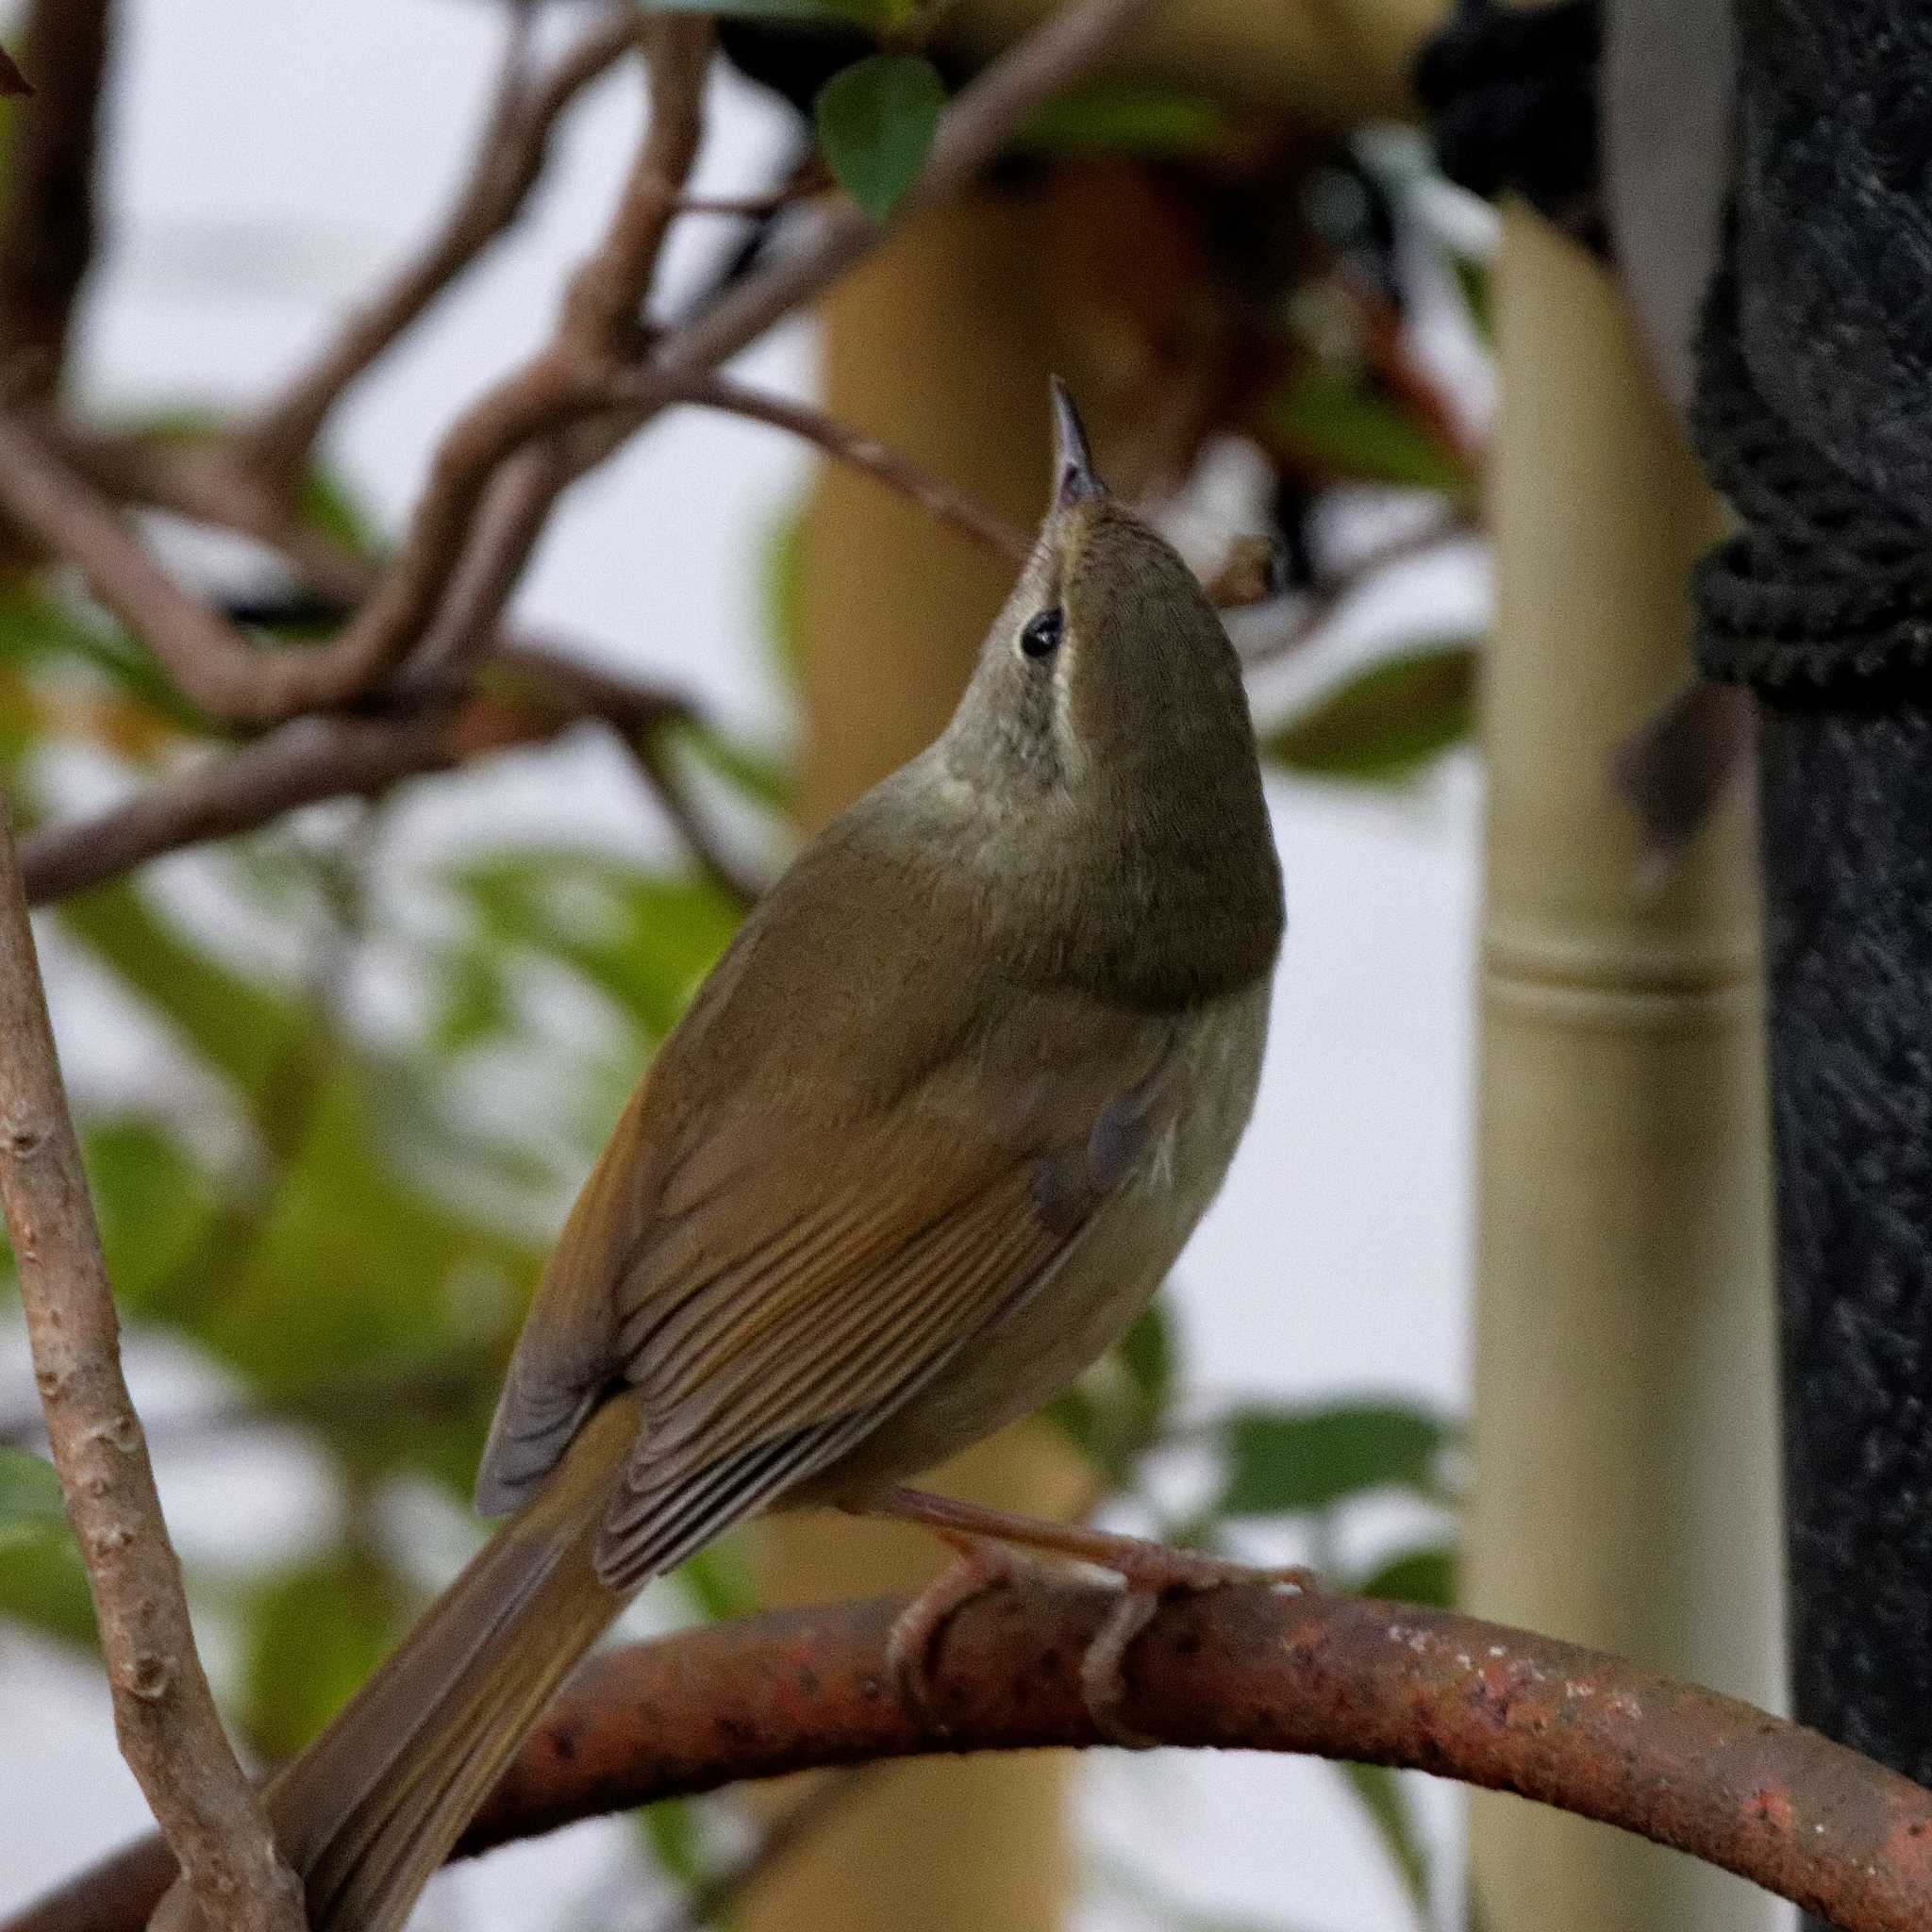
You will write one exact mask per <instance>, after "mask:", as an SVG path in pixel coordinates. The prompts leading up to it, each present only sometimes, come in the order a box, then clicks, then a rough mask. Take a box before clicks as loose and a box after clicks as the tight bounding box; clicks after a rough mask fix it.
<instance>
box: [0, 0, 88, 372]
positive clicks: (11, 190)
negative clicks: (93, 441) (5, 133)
mask: <svg viewBox="0 0 1932 1932" xmlns="http://www.w3.org/2000/svg"><path fill="white" fill-rule="evenodd" d="M112 27H113V8H112V6H111V5H110V0H34V4H33V5H32V6H31V7H30V8H28V9H27V12H26V16H25V19H24V20H23V21H22V22H21V23H20V38H19V39H18V41H17V42H16V44H17V45H18V46H19V47H20V48H21V50H22V52H23V54H24V55H25V59H26V64H27V67H28V69H29V78H30V79H31V82H32V85H33V93H32V97H31V99H30V100H29V101H28V102H27V103H26V105H25V107H24V108H20V109H19V110H17V114H16V118H15V121H14V125H13V129H12V132H11V135H10V137H9V139H8V148H7V181H6V213H5V216H4V218H0V358H5V360H6V361H7V363H8V367H9V368H11V369H25V375H23V376H22V377H21V379H20V388H21V390H22V391H25V392H27V393H31V394H36V395H48V394H51V393H52V392H53V391H54V390H55V389H56V388H57V387H58V382H59V377H60V371H61V368H62V366H63V365H64V364H65V362H66V359H67V342H68V337H69V335H70V334H71V332H72V329H73V324H74V313H75V305H76V304H77V303H78V301H79V299H80V291H81V285H82V283H83V282H84V281H85V280H86V279H87V273H88V270H89V268H90V267H91V266H92V261H93V257H94V241H95V228H96V207H95V192H94V176H95V156H96V151H97V148H98V137H99V123H100V105H101V84H102V80H103V78H104V76H105V75H106V72H107V65H108V47H109V45H110V44H111V37H112ZM22 358H30V359H29V360H28V361H26V362H23V360H22Z"/></svg>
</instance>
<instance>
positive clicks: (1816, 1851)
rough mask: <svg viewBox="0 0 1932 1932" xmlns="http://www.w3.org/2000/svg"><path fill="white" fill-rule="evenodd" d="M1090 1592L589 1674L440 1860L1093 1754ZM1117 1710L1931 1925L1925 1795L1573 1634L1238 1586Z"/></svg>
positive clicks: (1917, 1929) (145, 1856) (604, 1664)
mask: <svg viewBox="0 0 1932 1932" xmlns="http://www.w3.org/2000/svg"><path fill="white" fill-rule="evenodd" d="M1120 1601H1121V1599H1120V1594H1119V1592H1118V1591H1112V1590H1107V1589H1103V1588H1098V1587H1092V1586H1088V1585H1083V1584H1076V1583H1072V1582H1068V1581H1062V1580H1059V1579H1058V1578H1057V1577H1054V1576H1053V1575H1051V1574H1047V1573H1044V1572H1040V1573H1028V1574H1022V1575H1020V1576H1018V1577H1016V1578H1015V1579H1014V1580H1013V1581H1011V1582H1010V1583H1008V1584H1007V1585H1004V1586H1003V1587H1002V1588H1001V1589H999V1590H998V1591H988V1592H986V1593H985V1594H983V1595H980V1596H978V1597H975V1598H974V1599H972V1600H971V1601H970V1602H968V1603H967V1604H966V1605H965V1606H964V1607H962V1608H960V1609H959V1610H958V1612H956V1613H955V1615H954V1616H953V1617H952V1618H951V1619H950V1620H949V1621H948V1623H947V1624H946V1626H945V1629H944V1632H943V1633H942V1637H941V1642H940V1645H939V1650H938V1656H937V1657H936V1658H935V1660H934V1665H933V1670H932V1675H931V1680H930V1688H929V1691H928V1695H927V1698H926V1699H925V1700H924V1705H925V1708H924V1709H919V1710H915V1709H913V1708H912V1707H909V1706H908V1703H907V1702H906V1701H905V1700H903V1699H901V1698H900V1697H899V1696H898V1695H897V1694H895V1692H894V1691H893V1689H892V1671H891V1664H890V1662H889V1661H888V1654H889V1645H890V1642H891V1631H892V1628H893V1625H894V1624H895V1622H896V1621H897V1620H898V1618H899V1617H900V1616H901V1615H902V1614H903V1613H904V1611H905V1609H906V1602H905V1599H903V1598H891V1597H876V1598H873V1599H871V1600H870V1601H867V1602H863V1603H847V1604H823V1605H814V1606H812V1607H809V1608H806V1609H800V1610H790V1611H784V1612H780V1613H777V1614H774V1615H767V1616H761V1617H756V1618H747V1619H742V1620H739V1621H735V1622H729V1623H723V1624H710V1625H708V1626H705V1627H702V1628H699V1629H695V1630H688V1631H684V1632H682V1633H680V1634H678V1635H677V1636H675V1637H668V1638H663V1639H660V1640H658V1641H655V1642H649V1643H639V1644H631V1645H626V1646H625V1647H623V1648H620V1649H618V1650H615V1651H611V1652H608V1653H607V1654H606V1655H605V1656H603V1657H599V1658H596V1659H594V1660H593V1661H592V1662H591V1663H590V1664H589V1665H587V1666H586V1667H585V1669H584V1670H583V1671H582V1672H580V1673H579V1674H578V1675H577V1676H576V1678H575V1680H574V1681H573V1682H572V1684H571V1685H570V1686H568V1687H567V1688H566V1690H565V1691H564V1692H563V1694H562V1695H561V1696H560V1697H558V1700H557V1702H556V1703H555V1704H553V1705H552V1707H551V1708H550V1710H549V1712H548V1714H547V1715H546V1716H545V1718H544V1719H543V1722H542V1723H541V1725H539V1727H538V1728H537V1730H536V1731H535V1732H534V1733H533V1734H532V1735H531V1736H530V1738H529V1739H528V1740H526V1741H525V1745H524V1747H523V1749H522V1751H521V1752H520V1753H519V1754H518V1757H517V1758H516V1760H515V1762H514V1763H513V1764H512V1766H511V1768H510V1770H509V1772H508V1774H507V1775H506V1776H505V1778H504V1779H503V1781H502V1783H501V1784H499V1785H498V1787H497V1789H496V1790H495V1791H494V1793H493V1794H492V1795H491V1798H490V1799H489V1800H488V1802H487V1803H486V1804H485V1806H484V1807H483V1810H482V1812H481V1813H480V1814H479V1815H478V1817H477V1819H476V1821H475V1824H473V1825H472V1827H471V1829H470V1831H469V1832H468V1833H467V1834H466V1836H465V1837H464V1839H463V1840H462V1842H461V1843H460V1844H459V1845H458V1850H457V1856H458V1857H465V1856H474V1855H475V1854H476V1853H478V1852H483V1851H487V1850H489V1849H490V1848H491V1846H493V1845H498V1844H503V1843H506V1842H508V1841H509V1840H513V1839H522V1838H528V1837H532V1836H535V1835H537V1834H539V1833H541V1832H547V1831H555V1830H557V1829H558V1828H559V1827H560V1826H562V1825H564V1824H571V1823H574V1822H575V1821H576V1820H578V1819H580V1818H586V1817H591V1816H594V1815H598V1814H601V1813H604V1812H608V1811H615V1810H625V1809H628V1808H630V1807H633V1806H637V1805H641V1804H648V1803H650V1802H652V1801H654V1800H657V1799H659V1798H668V1797H679V1796H687V1795H690V1794H691V1793H694V1792H699V1791H708V1790H718V1789H719V1788H720V1787H721V1786H724V1785H727V1784H732V1783H737V1782H740V1781H741V1780H743V1779H746V1778H765V1777H776V1776H780V1775H783V1774H789V1773H791V1772H796V1771H805V1770H812V1769H816V1768H819V1767H823V1766H825V1765H834V1764H859V1763H873V1762H877V1761H880V1760H883V1759H888V1758H894V1757H917V1756H924V1755H930V1754H935V1753H956V1752H966V1751H991V1750H1040V1749H1044V1748H1050V1747H1057V1746H1058V1747H1066V1746H1073V1747H1086V1746H1091V1745H1094V1744H1097V1743H1100V1742H1103V1741H1105V1740H1104V1738H1103V1736H1102V1733H1101V1731H1100V1729H1099V1727H1098V1725H1097V1724H1096V1722H1095V1719H1094V1716H1093V1713H1092V1711H1091V1708H1090V1707H1089V1704H1088V1701H1087V1696H1086V1693H1085V1690H1084V1688H1083V1684H1082V1671H1081V1664H1082V1660H1083V1659H1084V1658H1085V1657H1086V1656H1087V1654H1088V1652H1089V1651H1090V1650H1091V1647H1092V1645H1093V1642H1094V1641H1095V1640H1096V1638H1098V1637H1099V1635H1100V1634H1101V1632H1102V1631H1103V1629H1105V1628H1106V1627H1107V1626H1108V1624H1109V1623H1110V1622H1111V1621H1112V1620H1113V1618H1114V1615H1115V1613H1116V1612H1117V1610H1118V1609H1119V1607H1120ZM1123 1676H1124V1683H1123V1686H1122V1690H1123V1701H1122V1705H1121V1708H1120V1710H1119V1713H1118V1715H1119V1716H1120V1718H1121V1719H1122V1720H1124V1722H1125V1723H1127V1724H1131V1725H1132V1726H1133V1728H1134V1730H1136V1731H1138V1732H1140V1733H1141V1734H1143V1735H1144V1736H1147V1737H1151V1738H1156V1739H1158V1740H1160V1741H1161V1742H1162V1743H1165V1744H1172V1745H1181V1746H1186V1747H1191V1748H1195V1749H1208V1750H1248V1751H1287V1752H1299V1753H1307V1754H1310V1755H1313V1756H1316V1757H1335V1758H1345V1759H1349V1760H1353V1761H1356V1762H1360V1763H1367V1764H1387V1765H1393V1766H1397V1767H1405V1768H1408V1769H1413V1770H1418V1771H1426V1772H1430V1773H1432V1774H1435V1775H1437V1776H1439V1777H1452V1778H1457V1779H1459V1780H1460V1781H1461V1782H1463V1783H1465V1784H1473V1785H1479V1786H1483V1787H1486V1788H1488V1789H1490V1790H1507V1791H1515V1792H1517V1793H1519V1794H1520V1795H1521V1796H1523V1797H1525V1798H1531V1799H1534V1800H1536V1801H1537V1802H1539V1803H1541V1804H1545V1805H1552V1806H1556V1807H1559V1808H1560V1809H1563V1810H1566V1811H1571V1812H1574V1813H1575V1814H1576V1815H1578V1816H1579V1817H1584V1818H1591V1819H1595V1820H1597V1821H1599V1822H1600V1823H1603V1824H1614V1825H1618V1826H1621V1827H1622V1828H1623V1829H1624V1830H1625V1831H1631V1832H1635V1833H1637V1834H1639V1835H1640V1836H1641V1837H1644V1838H1648V1839H1650V1840H1654V1841H1655V1842H1657V1843H1658V1844H1664V1845H1670V1846H1673V1847H1674V1848H1675V1849H1676V1850H1678V1851H1682V1852H1689V1853H1690V1854H1691V1856H1692V1857H1699V1858H1702V1859H1704V1860H1706V1861H1707V1863H1710V1864H1713V1865H1720V1866H1723V1867H1724V1869H1725V1870H1726V1871H1730V1872H1735V1873H1738V1874H1740V1875H1741V1876H1743V1877H1745V1878H1749V1879H1751V1880H1753V1881H1755V1882H1756V1883H1757V1884H1758V1885H1761V1886H1763V1887H1764V1888H1765V1889H1766V1890H1771V1891H1774V1892H1777V1893H1778V1894H1779V1895H1780V1896H1782V1897H1785V1898H1789V1899H1793V1900H1795V1901H1796V1902H1797V1903H1798V1904H1799V1905H1801V1906H1803V1907H1805V1908H1806V1909H1807V1910H1809V1911H1814V1912H1818V1913H1820V1914H1822V1915H1823V1916H1824V1917H1825V1918H1827V1919H1829V1920H1830V1921H1831V1922H1832V1924H1836V1925H1839V1926H1840V1927H1843V1928H1845V1932H1923V1928H1924V1926H1925V1925H1926V1924H1932V1791H1927V1790H1924V1789H1923V1788H1922V1787H1921V1786H1918V1785H1915V1784H1913V1783H1911V1782H1910V1781H1909V1780H1908V1779H1907V1778H1903V1777H1900V1776H1899V1775H1898V1774H1896V1773H1894V1772H1891V1771H1888V1770H1887V1769H1885V1767H1884V1766H1882V1765H1879V1764H1876V1763H1874V1761H1873V1760H1872V1759H1871V1758H1869V1757H1861V1756H1859V1754H1858V1753H1857V1752H1855V1751H1851V1750H1848V1749H1846V1748H1845V1747H1844V1746H1843V1745H1841V1744H1835V1743H1833V1742H1831V1741H1830V1740H1828V1739H1826V1738H1824V1737H1821V1736H1820V1735H1819V1734H1818V1733H1817V1732H1816V1731H1812V1730H1807V1728H1805V1727H1804V1726H1803V1725H1801V1724H1789V1723H1786V1722H1784V1721H1783V1720H1781V1719H1778V1718H1774V1717H1772V1716H1770V1715H1769V1714H1768V1713H1766V1712H1764V1711H1761V1710H1757V1709H1756V1708H1754V1707H1752V1706H1750V1705H1748V1704H1742V1703H1740V1702H1738V1701H1737V1700H1736V1699H1734V1698H1729V1697H1720V1696H1718V1695H1717V1694H1716V1693H1715V1692H1713V1691H1701V1690H1698V1689H1695V1688H1693V1687H1691V1686H1690V1685H1685V1684H1678V1683H1674V1682H1672V1681H1671V1680H1670V1679H1668V1678H1665V1677H1662V1676H1659V1675H1657V1674H1656V1673H1654V1672H1652V1671H1648V1670H1645V1669H1643V1668H1642V1667H1641V1666H1640V1665H1637V1664H1633V1663H1630V1662H1628V1661H1627V1660H1625V1659H1624V1658H1621V1657H1608V1656H1606V1655H1605V1654H1604V1653H1602V1652H1600V1651H1592V1650H1586V1649H1584V1648H1582V1647H1581V1646H1580V1645H1577V1644H1573V1643H1562V1642H1558V1641H1557V1640H1555V1639H1554V1638H1547V1637H1537V1636H1533V1635H1531V1634H1530V1633H1529V1632H1527V1631H1523V1630H1515V1629H1511V1628H1509V1627H1507V1625H1504V1624H1491V1623H1486V1622H1484V1621H1482V1620H1481V1619H1478V1618H1475V1617H1465V1616H1457V1615H1455V1614H1453V1613H1452V1612H1450V1611H1446V1610H1434V1609H1425V1608H1423V1607H1420V1606H1417V1605H1412V1604H1394V1603H1376V1602H1373V1601H1370V1600H1368V1599H1364V1598H1355V1597H1342V1596H1329V1595H1326V1594H1324V1593H1321V1592H1313V1593H1309V1594H1306V1595H1290V1594H1284V1593H1282V1592H1280V1591H1275V1590H1272V1589H1268V1588H1265V1587H1262V1586H1258V1585H1240V1586H1229V1587H1227V1588H1224V1589H1222V1590H1217V1591H1207V1592H1202V1593H1196V1594H1191V1595H1186V1596H1176V1597H1172V1598H1169V1599H1168V1600H1167V1601H1166V1602H1164V1603H1163V1604H1162V1605H1161V1607H1160V1608H1159V1610H1158V1612H1157V1614H1156V1615H1155V1617H1154V1619H1153V1621H1152V1622H1151V1623H1150V1624H1148V1625H1147V1626H1146V1628H1145V1630H1144V1631H1143V1632H1142V1633H1141V1635H1140V1636H1139V1637H1138V1638H1137V1639H1136V1640H1135V1641H1134V1644H1133V1646H1132V1648H1131V1650H1130V1651H1129V1652H1128V1653H1127V1655H1126V1657H1124V1660H1123ZM170 1875H171V1874H169V1872H168V1870H167V1863H166V1856H165V1853H162V1852H159V1851H158V1849H157V1850H142V1848H139V1847H136V1848H132V1849H130V1850H129V1851H128V1852H124V1853H122V1854H119V1855H117V1856H116V1857H114V1858H113V1859H111V1860H109V1861H108V1863H107V1864H106V1865H105V1866H104V1867H102V1868H101V1869H100V1872H99V1874H98V1876H97V1875H96V1874H84V1875H83V1876H81V1877H80V1878H78V1879H76V1880H75V1881H73V1882H72V1883H71V1884H69V1885H68V1886H66V1887H64V1888H63V1889H62V1890H60V1891H58V1892H57V1893H55V1894H54V1895H52V1896H51V1897H49V1898H47V1899H44V1900H42V1902H41V1903H40V1904H39V1905H37V1906H34V1907H29V1908H28V1909H27V1910H26V1911H25V1912H23V1913H21V1914H19V1915H18V1916H16V1917H15V1918H14V1919H12V1920H10V1921H9V1922H8V1923H7V1924H5V1925H4V1926H0V1932H136V1928H137V1927H139V1925H140V1924H141V1916H140V1915H141V1913H142V1910H143V1909H144V1907H145V1905H146V1904H148V1903H151V1902H152V1900H153V1899H154V1898H155V1897H156V1896H157V1895H158V1892H159V1890H160V1889H161V1888H162V1887H163V1886H165V1885H166V1884H167V1883H168V1881H169V1878H170Z"/></svg>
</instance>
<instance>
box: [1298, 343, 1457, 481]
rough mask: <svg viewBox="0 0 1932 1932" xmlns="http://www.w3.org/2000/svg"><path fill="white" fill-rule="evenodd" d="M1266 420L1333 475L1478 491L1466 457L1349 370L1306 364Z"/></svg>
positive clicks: (1304, 455)
mask: <svg viewBox="0 0 1932 1932" xmlns="http://www.w3.org/2000/svg"><path fill="white" fill-rule="evenodd" d="M1263 420H1264V423H1265V425H1266V426H1267V428H1268V429H1270V430H1271V431H1272V432H1273V433H1274V436H1275V437H1276V438H1277V439H1279V440H1280V441H1282V442H1284V443H1286V444H1287V445H1288V447H1289V448H1290V450H1291V452H1292V453H1293V454H1294V455H1296V456H1298V457H1300V458H1302V460H1303V461H1305V462H1307V463H1311V464H1313V465H1314V466H1315V467H1316V468H1318V469H1320V470H1321V471H1323V472H1324V474H1325V475H1327V476H1329V477H1330V478H1332V479H1336V480H1342V481H1352V482H1360V483H1390V484H1395V485H1398V486H1400V487H1403V488H1406V489H1411V490H1431V491H1435V492H1436V493H1437V494H1438V495H1440V496H1446V497H1448V498H1449V499H1450V500H1451V501H1452V502H1454V503H1458V504H1467V503H1469V502H1470V501H1471V500H1472V499H1473V498H1474V493H1475V478H1474V476H1473V475H1471V473H1470V470H1469V466H1468V465H1467V464H1466V463H1465V462H1464V461H1463V459H1462V458H1461V457H1460V456H1459V455H1458V454H1457V452H1456V451H1454V450H1451V449H1448V448H1445V447H1444V446H1443V444H1442V443H1441V441H1440V440H1439V439H1438V438H1436V437H1434V436H1432V435H1431V434H1430V433H1429V431H1428V430H1427V428H1426V427H1424V425H1423V424H1421V423H1419V422H1418V421H1417V420H1416V419H1415V418H1414V417H1413V416H1411V415H1409V414H1407V412H1406V411H1405V410H1403V409H1402V408H1399V407H1398V406H1397V405H1396V404H1395V403H1393V402H1391V400H1390V399H1389V398H1388V397H1387V396H1385V395H1382V394H1379V393H1378V392H1377V391H1374V389H1371V388H1370V387H1369V386H1368V385H1367V383H1365V382H1364V381H1363V380H1362V379H1361V378H1360V377H1359V376H1358V375H1357V374H1356V373H1355V372H1353V371H1351V370H1346V369H1338V368H1336V367H1334V366H1332V365H1331V364H1328V363H1324V362H1307V363H1305V364H1304V365H1303V366H1302V367H1301V368H1300V369H1299V370H1297V372H1296V373H1295V374H1294V375H1292V376H1291V377H1290V378H1289V380H1288V381H1287V382H1286V383H1284V384H1283V385H1282V386H1281V387H1280V388H1279V389H1277V390H1276V391H1274V394H1273V395H1272V396H1271V397H1270V398H1269V399H1268V401H1267V403H1266V404H1265V405H1264V406H1263Z"/></svg>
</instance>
